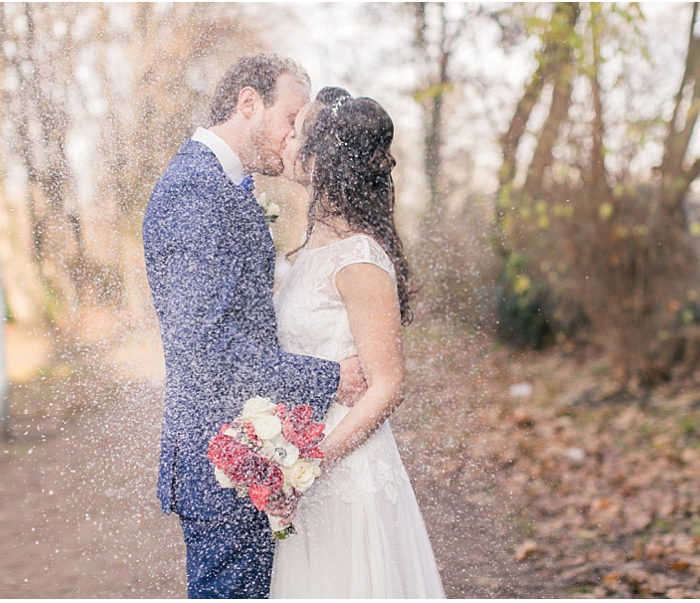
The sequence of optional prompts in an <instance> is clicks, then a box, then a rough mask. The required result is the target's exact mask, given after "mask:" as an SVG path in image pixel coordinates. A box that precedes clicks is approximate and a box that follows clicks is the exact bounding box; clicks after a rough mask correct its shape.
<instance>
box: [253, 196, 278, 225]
mask: <svg viewBox="0 0 700 603" xmlns="http://www.w3.org/2000/svg"><path fill="white" fill-rule="evenodd" d="M256 200H257V202H258V205H259V206H260V209H262V211H263V216H265V220H267V222H268V223H270V224H272V223H273V222H274V221H275V220H277V218H279V217H280V206H279V205H277V203H274V202H270V201H268V200H267V194H266V193H260V196H259V197H256Z"/></svg>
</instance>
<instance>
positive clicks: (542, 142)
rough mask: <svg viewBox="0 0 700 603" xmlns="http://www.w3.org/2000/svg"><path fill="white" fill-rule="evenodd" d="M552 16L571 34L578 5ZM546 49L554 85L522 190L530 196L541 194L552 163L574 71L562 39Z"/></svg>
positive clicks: (559, 8)
mask: <svg viewBox="0 0 700 603" xmlns="http://www.w3.org/2000/svg"><path fill="white" fill-rule="evenodd" d="M554 13H555V14H554V17H553V20H555V21H556V20H557V18H558V17H559V18H561V16H565V17H566V20H567V22H568V23H567V25H568V27H569V28H570V30H571V31H573V29H574V27H575V25H576V21H577V19H578V15H579V6H578V3H575V2H572V3H567V4H563V3H562V4H557V5H556V8H555V9H554ZM557 13H559V15H561V16H559V15H558V14H557ZM550 50H551V56H550V57H546V59H547V60H549V61H551V71H552V77H553V85H554V90H553V92H552V103H551V105H550V108H549V114H548V115H547V119H546V120H545V123H544V126H543V128H542V132H541V133H540V136H539V138H538V139H537V146H536V147H535V153H534V155H533V157H532V162H531V163H530V167H529V169H528V174H527V179H526V181H525V186H524V187H523V188H524V190H525V191H527V192H528V193H531V194H534V195H537V194H539V193H540V192H541V190H542V181H543V178H544V175H545V172H546V170H547V169H548V168H549V167H550V166H551V164H552V161H553V157H552V150H553V148H554V145H555V144H556V142H557V139H558V137H559V128H560V126H561V124H562V123H563V122H564V121H565V120H566V116H567V113H568V112H569V106H570V105H571V85H572V80H573V77H574V74H575V71H576V68H575V65H574V64H573V56H572V51H571V46H570V45H569V44H567V43H566V40H564V41H558V42H557V43H555V44H553V45H552V47H551V49H550Z"/></svg>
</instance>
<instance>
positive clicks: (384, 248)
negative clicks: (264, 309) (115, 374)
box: [270, 88, 445, 598]
mask: <svg viewBox="0 0 700 603" xmlns="http://www.w3.org/2000/svg"><path fill="white" fill-rule="evenodd" d="M393 132H394V126H393V123H392V121H391V118H390V117H389V115H388V114H387V113H386V112H385V111H384V110H383V109H382V107H381V106H380V105H379V104H378V103H376V102H375V101H373V100H371V99H369V98H351V97H350V95H349V94H348V93H347V92H345V91H344V90H340V89H337V88H326V89H324V90H322V91H321V93H319V96H318V97H317V100H316V101H314V102H312V103H310V104H309V105H307V106H306V107H304V108H303V109H302V110H301V111H300V112H299V114H298V116H297V118H296V121H295V126H294V130H293V132H292V133H291V134H290V138H289V139H288V141H287V147H286V151H285V155H284V159H285V175H286V176H287V177H288V178H290V179H293V180H296V181H297V182H299V183H301V184H303V185H304V186H305V187H306V188H307V191H308V193H309V198H310V203H309V209H308V228H307V233H306V239H305V242H304V244H303V245H302V246H301V247H300V248H298V249H297V250H295V251H294V252H292V253H290V254H288V257H292V256H295V261H294V263H293V265H292V266H291V267H289V268H288V270H287V272H286V275H285V276H284V277H283V280H282V282H281V283H280V286H279V288H278V291H277V293H276V296H275V310H276V312H277V318H278V334H279V340H280V344H281V346H282V348H283V349H285V350H286V351H288V352H294V353H297V354H305V355H311V356H317V357H321V358H326V359H328V360H340V359H342V358H346V357H348V356H353V355H355V354H358V355H359V357H360V361H361V363H362V369H363V371H364V374H365V376H366V380H367V383H368V389H367V391H366V393H365V394H364V395H363V397H362V398H361V399H360V400H359V401H358V402H357V404H356V405H355V406H354V407H353V408H348V407H345V406H341V405H339V404H333V405H331V408H330V410H329V411H328V414H327V415H326V418H325V423H326V433H327V434H328V435H327V437H326V439H325V440H324V441H323V443H322V444H321V448H322V449H323V451H324V453H325V459H324V461H323V464H322V467H321V469H322V471H323V474H322V476H321V477H320V478H319V479H318V480H317V481H316V483H315V484H314V486H313V487H312V488H311V489H310V490H309V491H308V492H307V493H306V494H305V495H304V496H303V497H302V498H301V499H300V501H299V503H298V507H297V510H296V515H295V516H294V526H295V528H296V530H297V534H296V535H294V536H291V537H289V538H287V539H286V540H283V541H281V542H279V543H278V545H277V549H276V553H275V560H274V566H273V573H272V586H271V593H270V596H271V597H272V598H321V597H324V598H328V597H331V598H333V597H335V598H444V596H445V595H444V592H443V588H442V584H441V581H440V575H439V573H438V569H437V566H436V563H435V558H434V556H433V551H432V548H431V545H430V541H429V539H428V534H427V532H426V529H425V525H424V522H423V518H422V516H421V513H420V510H419V508H418V504H417V502H416V498H415V495H414V493H413V490H412V488H411V484H410V482H409V479H408V475H407V474H406V470H405V469H404V466H403V464H402V462H401V458H400V456H399V452H398V449H397V447H396V442H395V441H394V437H393V435H392V432H391V428H390V426H389V423H388V421H387V418H388V417H389V415H391V413H392V411H393V410H394V409H395V408H396V407H397V406H398V404H399V403H400V401H401V383H402V379H403V359H402V350H401V325H402V324H404V325H406V324H408V323H409V322H410V321H411V310H410V308H409V291H408V282H407V281H408V270H407V265H406V259H405V257H404V254H403V248H402V245H401V240H400V239H399V236H398V234H397V233H396V228H395V226H394V219H393V209H394V188H393V180H392V176H391V171H392V169H393V167H394V165H395V161H394V158H393V157H392V156H391V153H390V146H391V142H392V138H393Z"/></svg>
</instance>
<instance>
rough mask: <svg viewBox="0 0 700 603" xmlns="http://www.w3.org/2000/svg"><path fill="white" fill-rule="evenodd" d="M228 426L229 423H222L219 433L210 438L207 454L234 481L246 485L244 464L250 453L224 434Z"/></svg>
mask: <svg viewBox="0 0 700 603" xmlns="http://www.w3.org/2000/svg"><path fill="white" fill-rule="evenodd" d="M229 427H230V426H229V425H224V426H223V427H222V428H221V430H220V431H219V433H218V434H217V435H215V436H214V437H213V438H212V439H211V441H210V442H209V450H208V451H207V456H208V457H209V460H210V461H211V462H212V463H214V465H216V467H218V468H219V469H221V471H223V472H224V473H225V474H226V475H227V476H228V477H229V478H230V479H231V480H233V482H234V483H236V484H238V485H247V484H246V483H245V481H246V464H247V462H248V460H249V457H250V456H251V455H252V453H251V451H250V450H249V449H248V448H247V447H246V446H244V445H243V444H241V443H240V442H238V441H237V440H236V439H235V438H233V437H231V436H228V435H224V432H225V431H226V430H227V429H228V428H229Z"/></svg>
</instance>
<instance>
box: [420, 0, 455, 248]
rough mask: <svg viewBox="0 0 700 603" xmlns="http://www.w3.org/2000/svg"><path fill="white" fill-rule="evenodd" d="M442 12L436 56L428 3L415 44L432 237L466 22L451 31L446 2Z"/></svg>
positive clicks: (439, 213) (438, 218)
mask: <svg viewBox="0 0 700 603" xmlns="http://www.w3.org/2000/svg"><path fill="white" fill-rule="evenodd" d="M436 6H437V10H438V11H439V27H440V30H439V33H438V40H437V52H436V55H437V56H436V57H435V58H433V57H432V53H431V52H430V49H429V48H428V46H429V44H430V42H429V41H428V39H427V36H426V32H427V29H428V20H427V14H426V11H427V10H428V4H427V3H425V2H421V3H417V4H416V7H415V15H416V33H415V39H414V46H415V47H416V49H417V51H418V53H419V55H420V56H421V58H422V62H423V68H424V89H423V90H421V91H420V92H419V96H420V100H421V104H422V105H423V110H424V113H425V124H424V136H423V143H424V150H423V166H424V170H425V175H426V179H427V181H428V195H429V198H428V208H427V210H426V213H425V218H424V220H423V230H424V232H425V234H427V235H428V236H431V235H435V234H436V233H437V232H439V231H440V228H441V225H442V220H443V210H444V208H443V204H444V199H443V191H442V186H441V182H440V179H441V175H442V164H443V161H442V143H443V128H444V123H443V122H444V115H443V109H444V103H445V94H446V92H447V91H448V90H449V87H450V77H449V66H450V60H451V58H452V51H453V46H454V43H455V41H456V39H457V38H458V36H459V35H460V33H461V30H462V27H463V21H460V22H458V23H457V24H456V26H455V27H454V29H453V31H452V32H450V31H448V25H449V18H448V15H447V14H446V8H445V3H444V2H440V3H438V4H437V5H436Z"/></svg>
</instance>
